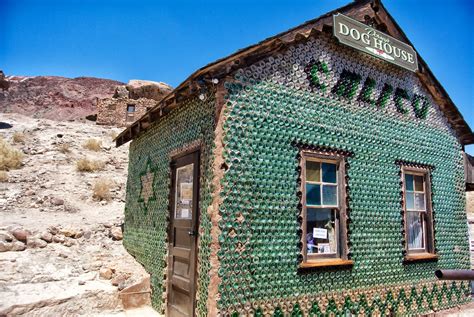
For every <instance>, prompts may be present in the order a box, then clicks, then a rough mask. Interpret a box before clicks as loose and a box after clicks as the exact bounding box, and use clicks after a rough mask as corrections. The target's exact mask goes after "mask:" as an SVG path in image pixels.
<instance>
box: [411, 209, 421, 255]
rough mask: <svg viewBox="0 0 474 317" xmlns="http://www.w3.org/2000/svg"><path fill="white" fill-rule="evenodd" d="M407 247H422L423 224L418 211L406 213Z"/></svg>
mask: <svg viewBox="0 0 474 317" xmlns="http://www.w3.org/2000/svg"><path fill="white" fill-rule="evenodd" d="M407 228H408V232H407V234H408V249H410V250H411V249H423V248H424V243H423V224H422V221H421V216H420V213H418V212H409V213H407Z"/></svg>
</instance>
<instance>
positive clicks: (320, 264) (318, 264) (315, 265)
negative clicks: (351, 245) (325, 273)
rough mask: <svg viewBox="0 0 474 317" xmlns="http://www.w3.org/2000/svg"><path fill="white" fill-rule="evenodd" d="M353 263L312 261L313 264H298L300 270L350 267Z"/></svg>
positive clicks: (337, 260)
mask: <svg viewBox="0 0 474 317" xmlns="http://www.w3.org/2000/svg"><path fill="white" fill-rule="evenodd" d="M352 265H354V261H352V260H342V259H335V260H324V261H314V262H305V263H301V264H300V266H299V267H300V268H301V269H307V268H323V267H333V266H352Z"/></svg>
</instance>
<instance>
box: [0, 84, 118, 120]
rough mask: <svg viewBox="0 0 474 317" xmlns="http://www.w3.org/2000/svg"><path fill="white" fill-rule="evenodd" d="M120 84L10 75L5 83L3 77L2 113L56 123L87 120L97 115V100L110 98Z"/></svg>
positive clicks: (0, 93)
mask: <svg viewBox="0 0 474 317" xmlns="http://www.w3.org/2000/svg"><path fill="white" fill-rule="evenodd" d="M0 77H1V75H0ZM117 85H123V83H121V82H118V81H115V80H109V79H100V78H93V77H78V78H64V77H56V76H38V77H25V76H7V77H5V78H4V80H3V82H2V79H1V78H0V112H7V113H11V112H16V113H21V114H25V115H28V116H33V117H35V118H46V119H52V120H57V121H64V120H73V119H80V118H85V117H86V116H88V115H92V114H94V113H96V103H97V100H98V99H102V98H106V97H111V96H112V95H113V94H114V91H115V88H116V87H117ZM4 87H5V88H4Z"/></svg>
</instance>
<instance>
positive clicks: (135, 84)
mask: <svg viewBox="0 0 474 317" xmlns="http://www.w3.org/2000/svg"><path fill="white" fill-rule="evenodd" d="M126 88H127V90H128V92H129V98H130V99H140V98H147V99H154V100H157V101H159V100H161V99H162V98H163V97H164V96H166V95H167V94H169V93H170V92H171V91H172V90H173V88H172V87H171V86H170V85H168V84H165V83H161V82H155V81H148V80H130V81H129V82H128V84H127V86H126Z"/></svg>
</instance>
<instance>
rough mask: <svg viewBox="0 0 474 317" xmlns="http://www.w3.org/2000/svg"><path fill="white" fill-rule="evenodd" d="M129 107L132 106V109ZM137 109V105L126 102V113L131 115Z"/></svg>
mask: <svg viewBox="0 0 474 317" xmlns="http://www.w3.org/2000/svg"><path fill="white" fill-rule="evenodd" d="M129 108H133V111H129ZM136 111H137V107H136V105H134V104H127V114H129V115H131V114H134V113H135V112H136Z"/></svg>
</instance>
